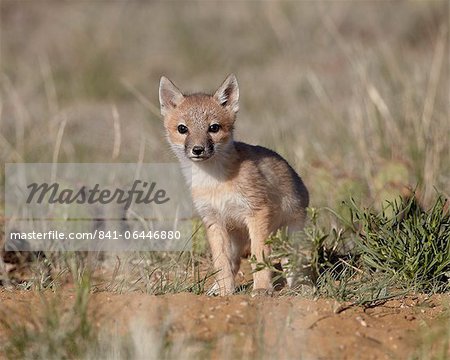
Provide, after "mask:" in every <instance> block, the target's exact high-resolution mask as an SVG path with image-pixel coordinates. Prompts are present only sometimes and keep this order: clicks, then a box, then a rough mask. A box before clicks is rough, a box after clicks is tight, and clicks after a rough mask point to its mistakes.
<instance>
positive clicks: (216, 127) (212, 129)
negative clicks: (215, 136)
mask: <svg viewBox="0 0 450 360" xmlns="http://www.w3.org/2000/svg"><path fill="white" fill-rule="evenodd" d="M219 130H220V125H219V124H212V125H209V128H208V131H209V132H212V133H216V132H218V131H219Z"/></svg>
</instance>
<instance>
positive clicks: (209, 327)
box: [0, 289, 450, 359]
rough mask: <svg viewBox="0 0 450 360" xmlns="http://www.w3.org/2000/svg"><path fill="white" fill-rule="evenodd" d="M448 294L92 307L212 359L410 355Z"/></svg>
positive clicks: (96, 301) (20, 299)
mask: <svg viewBox="0 0 450 360" xmlns="http://www.w3.org/2000/svg"><path fill="white" fill-rule="evenodd" d="M48 296H49V297H51V296H54V295H51V294H48ZM61 296H62V300H63V301H62V302H61V303H62V304H66V305H67V306H69V304H70V303H72V302H73V299H74V298H75V293H74V291H73V290H71V289H67V290H64V291H62V295H61ZM449 300H450V298H449V297H448V296H432V297H426V296H423V295H418V296H410V297H407V298H405V299H401V300H390V301H387V302H385V303H384V304H381V305H379V306H376V307H372V308H362V307H356V306H353V307H348V308H346V307H345V306H343V304H339V303H337V302H336V301H334V300H326V299H319V300H311V299H303V298H300V297H257V298H252V297H249V296H244V295H235V296H228V297H224V298H219V297H208V296H196V295H192V294H189V293H180V294H175V295H164V296H150V295H145V294H141V293H127V294H114V293H108V292H99V293H94V294H93V295H92V297H91V299H90V308H91V310H93V312H95V313H96V315H95V318H96V325H97V326H98V327H99V329H116V330H117V329H118V331H119V332H128V331H130V327H134V328H135V329H136V323H138V324H139V329H157V330H156V332H157V333H158V331H160V330H161V329H162V328H165V329H166V333H167V334H168V335H167V336H168V337H169V338H170V339H171V340H172V341H176V340H177V339H178V340H180V339H187V340H188V341H189V342H191V343H192V342H195V343H197V344H208V345H207V346H208V347H209V349H210V352H209V354H212V357H213V358H229V357H231V358H234V357H235V355H236V354H239V355H243V356H245V357H252V358H262V357H264V358H280V359H290V358H301V359H406V358H410V356H411V354H412V353H413V352H414V351H415V349H416V348H417V346H418V344H419V342H420V339H421V330H420V329H421V328H423V326H433V324H434V323H437V322H438V321H439V318H441V317H442V316H441V315H442V313H443V311H444V310H445V309H446V308H447V303H448V301H449ZM0 304H1V305H0V306H1V307H2V308H3V310H5V309H8V312H10V313H11V314H16V315H17V314H18V313H21V312H23V313H27V312H28V313H29V312H33V311H34V310H38V309H39V306H40V304H41V299H40V297H39V295H37V294H36V293H33V292H28V291H8V290H5V289H3V290H1V291H0ZM66 305H64V306H66ZM93 316H94V315H93ZM158 329H159V330H158ZM138 331H141V330H138ZM0 335H1V334H0ZM181 355H182V354H180V356H181ZM228 355H230V356H228Z"/></svg>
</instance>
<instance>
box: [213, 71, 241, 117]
mask: <svg viewBox="0 0 450 360" xmlns="http://www.w3.org/2000/svg"><path fill="white" fill-rule="evenodd" d="M214 99H216V100H217V102H218V103H219V104H220V105H222V106H223V107H225V108H228V109H230V110H231V111H232V112H234V113H236V112H238V110H239V86H238V83H237V79H236V76H234V74H231V75H228V77H227V78H226V79H225V81H224V82H223V84H222V85H220V87H219V89H217V91H216V93H215V94H214Z"/></svg>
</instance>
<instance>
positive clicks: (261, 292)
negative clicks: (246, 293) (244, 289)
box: [250, 289, 273, 298]
mask: <svg viewBox="0 0 450 360" xmlns="http://www.w3.org/2000/svg"><path fill="white" fill-rule="evenodd" d="M250 296H251V297H252V298H253V297H262V296H273V290H272V289H254V290H252V292H251V294H250Z"/></svg>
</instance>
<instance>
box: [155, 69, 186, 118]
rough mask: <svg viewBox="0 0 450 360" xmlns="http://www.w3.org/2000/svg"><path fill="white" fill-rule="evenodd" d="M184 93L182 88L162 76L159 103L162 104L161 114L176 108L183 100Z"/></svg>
mask: <svg viewBox="0 0 450 360" xmlns="http://www.w3.org/2000/svg"><path fill="white" fill-rule="evenodd" d="M183 99H184V95H183V94H182V93H181V91H180V90H178V88H177V87H176V86H175V85H174V84H173V83H172V82H171V81H170V80H169V79H168V78H166V77H165V76H161V80H160V82H159V104H160V106H161V115H162V116H166V114H167V113H168V112H169V111H170V110H172V109H175V108H176V107H177V106H178V105H180V103H181V102H182V101H183Z"/></svg>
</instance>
